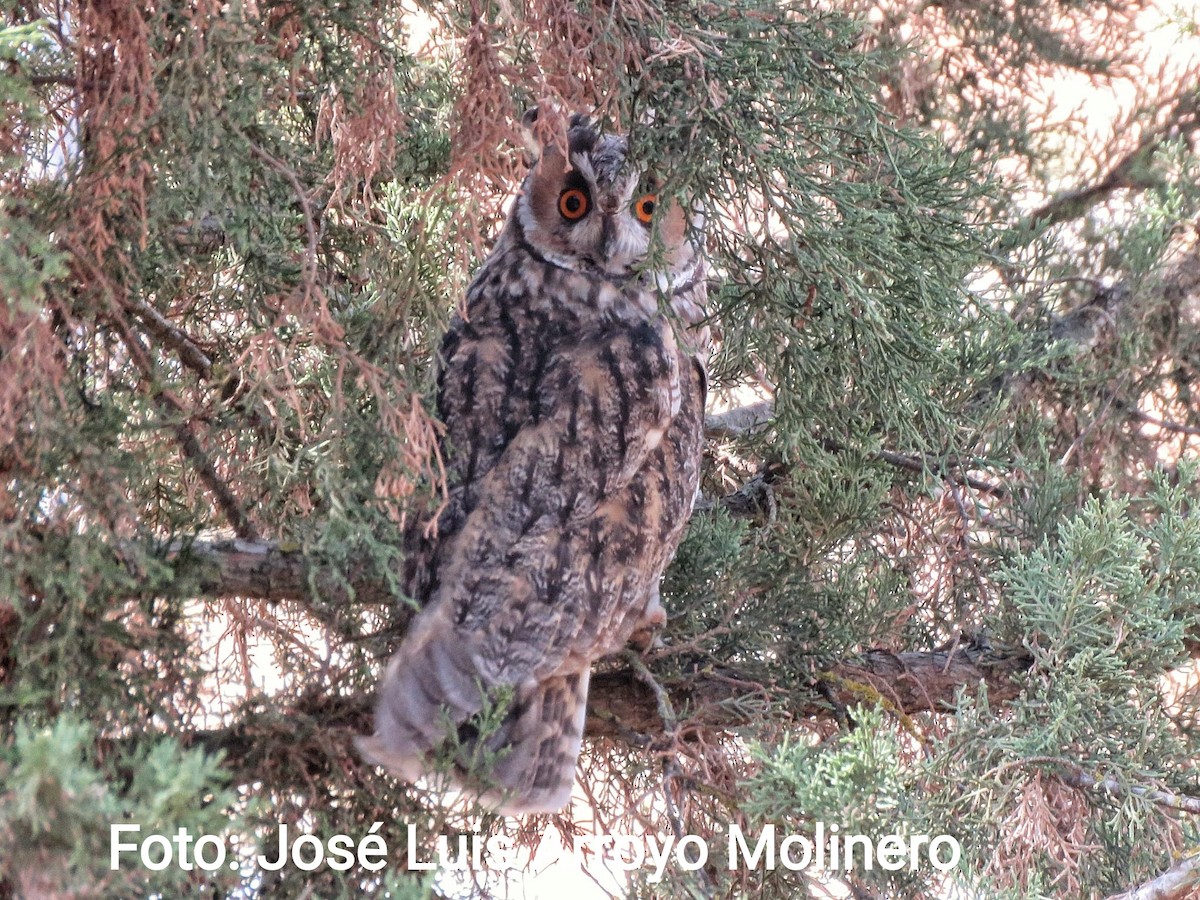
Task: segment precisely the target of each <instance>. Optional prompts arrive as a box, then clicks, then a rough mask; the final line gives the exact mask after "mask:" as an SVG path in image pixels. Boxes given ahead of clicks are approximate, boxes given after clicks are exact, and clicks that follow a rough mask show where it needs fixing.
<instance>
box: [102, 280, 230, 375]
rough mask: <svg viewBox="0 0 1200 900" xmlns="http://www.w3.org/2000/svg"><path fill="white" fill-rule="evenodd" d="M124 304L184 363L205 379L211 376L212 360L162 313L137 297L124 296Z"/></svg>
mask: <svg viewBox="0 0 1200 900" xmlns="http://www.w3.org/2000/svg"><path fill="white" fill-rule="evenodd" d="M124 303H125V306H126V308H127V309H129V311H130V312H132V313H134V314H135V315H136V316H137V317H138V319H139V320H140V321H141V322H142V324H143V325H144V326H145V327H146V330H147V331H149V332H150V333H151V334H152V335H154V336H155V337H156V338H158V339H159V340H160V341H162V342H163V343H164V344H166V345H167V346H168V347H171V348H172V349H174V350H175V352H176V353H178V354H179V358H180V359H181V360H182V361H183V363H184V365H186V366H188V367H189V368H191V369H194V370H195V371H196V373H197V374H199V375H200V377H201V378H203V379H204V380H205V381H207V380H208V379H209V378H211V377H212V360H211V359H209V358H208V355H207V354H206V353H205V352H204V351H203V350H201V349H200V348H199V347H197V346H196V344H195V342H194V341H193V340H192V339H191V338H190V337H188V335H187V333H186V332H184V330H183V329H182V328H180V327H179V326H178V325H176V324H175V323H174V322H172V321H170V320H169V319H167V318H166V317H165V316H164V315H163V314H162V313H160V312H159V311H158V310H157V309H155V308H154V307H153V306H151V305H150V304H149V303H146V302H145V301H144V300H139V299H137V298H133V297H130V298H126V299H125V301H124Z"/></svg>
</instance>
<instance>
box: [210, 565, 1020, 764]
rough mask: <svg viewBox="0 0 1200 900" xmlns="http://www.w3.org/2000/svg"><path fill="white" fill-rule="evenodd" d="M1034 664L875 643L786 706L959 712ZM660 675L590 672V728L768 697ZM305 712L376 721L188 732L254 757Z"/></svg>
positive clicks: (749, 685)
mask: <svg viewBox="0 0 1200 900" xmlns="http://www.w3.org/2000/svg"><path fill="white" fill-rule="evenodd" d="M251 582H252V583H259V582H257V581H256V580H255V579H251ZM1030 664H1031V658H1030V657H1029V655H1028V654H1027V653H1025V652H1024V651H1014V650H1004V649H1001V650H997V649H996V648H993V647H991V646H987V647H984V646H980V645H976V644H963V645H961V646H959V647H958V648H956V649H951V650H936V651H932V652H926V653H921V652H907V653H891V652H888V651H885V650H870V651H868V652H866V653H864V654H862V655H859V656H855V657H852V658H849V659H845V660H842V661H841V662H839V663H837V664H836V665H834V666H832V667H831V668H830V669H829V670H828V671H827V672H826V673H825V674H824V675H823V678H824V679H825V680H826V684H827V685H829V686H830V690H829V691H826V692H825V693H826V695H831V696H832V698H833V700H834V703H833V704H831V703H830V702H828V701H827V700H825V699H823V698H822V696H821V692H819V691H817V690H814V691H813V693H812V695H811V697H810V699H808V700H804V701H801V702H800V703H799V704H797V705H794V706H792V707H791V708H790V709H789V712H791V713H792V714H793V715H794V716H798V717H810V718H825V717H833V716H835V715H836V714H837V712H838V710H837V708H836V706H835V704H843V705H850V704H854V703H863V702H865V703H872V702H876V701H880V700H882V701H883V702H884V703H885V704H887V705H889V706H890V707H891V708H892V709H893V710H894V711H895V712H897V713H900V714H904V715H909V714H913V713H917V712H923V711H927V710H933V711H938V712H953V711H954V708H955V700H956V697H957V695H958V692H959V691H960V690H965V691H966V692H968V693H974V692H975V691H976V690H977V689H978V687H979V685H980V684H986V685H987V687H988V696H989V699H990V700H991V701H992V702H1003V701H1005V700H1010V699H1012V698H1013V697H1015V696H1016V695H1017V692H1018V691H1019V687H1018V685H1017V684H1016V681H1015V679H1014V676H1015V675H1018V674H1020V673H1021V672H1023V671H1025V670H1026V669H1027V668H1028V667H1029V666H1030ZM659 684H660V685H661V689H662V690H663V692H664V693H663V696H661V697H660V696H656V693H655V691H654V689H653V688H652V687H651V686H650V685H649V684H647V681H646V679H645V678H644V677H641V676H640V675H639V673H638V672H637V671H635V670H634V668H633V667H631V666H630V665H629V664H628V663H626V664H622V665H619V666H617V667H615V668H612V669H608V670H603V669H602V670H600V671H597V672H596V673H594V674H593V676H592V681H591V689H590V693H589V697H588V711H587V724H586V732H587V735H588V736H589V737H592V738H607V739H611V740H615V741H618V742H620V743H628V742H629V740H630V738H631V736H643V735H652V736H653V735H660V734H662V733H663V732H664V730H665V729H666V725H665V724H664V722H663V720H662V710H663V709H664V708H670V709H674V710H676V711H677V713H676V715H677V717H678V719H679V721H678V723H677V727H678V728H679V730H680V733H681V735H684V736H685V738H684V739H686V734H687V733H688V732H689V731H696V730H698V729H711V730H723V729H730V728H738V727H743V726H747V725H752V724H754V723H755V722H757V721H760V720H761V717H762V713H761V709H762V706H763V703H764V701H768V700H770V699H771V698H770V696H769V691H768V689H766V688H764V687H763V686H762V685H760V684H758V683H756V682H755V681H754V679H753V677H752V676H750V675H748V674H745V673H741V672H739V671H737V670H735V669H732V668H729V667H724V668H721V669H719V670H718V669H714V668H713V667H711V666H705V667H702V668H698V671H696V672H693V673H688V674H685V675H681V676H677V677H675V678H673V679H662V680H661V681H660V682H659ZM664 700H665V701H666V704H669V706H667V705H666V704H664ZM305 721H311V722H313V723H319V727H320V728H321V729H322V730H323V731H326V732H329V731H339V732H342V735H343V737H344V739H345V744H346V746H347V747H348V746H349V741H350V739H351V737H352V736H353V735H356V734H366V733H369V732H370V731H371V730H372V724H371V701H370V700H369V699H368V698H366V697H362V696H349V697H348V696H342V695H334V696H327V695H323V694H321V695H311V696H308V697H304V698H301V699H299V700H298V701H297V702H296V703H295V704H293V705H292V706H291V708H289V709H283V710H275V711H272V712H267V713H263V714H261V715H257V716H251V717H248V718H247V719H246V720H243V721H242V722H239V723H238V724H236V725H234V726H231V727H229V728H222V729H216V730H213V731H204V732H197V733H194V734H193V735H192V737H191V740H192V742H193V743H194V744H197V745H200V746H203V747H205V748H207V749H209V750H213V751H215V750H223V751H225V752H226V754H227V755H228V756H229V757H230V758H232V759H240V760H243V761H246V764H247V765H253V759H252V758H253V755H254V754H255V753H256V752H265V750H266V748H268V747H278V746H280V745H279V744H276V743H275V742H273V741H270V740H269V737H270V736H271V735H272V734H274V733H276V732H279V734H280V735H281V737H283V736H286V738H287V739H286V740H284V741H283V744H282V745H283V746H287V745H288V744H289V743H295V742H296V741H295V734H296V730H297V729H298V728H301V727H304V726H303V723H304V722H305ZM348 752H349V751H348Z"/></svg>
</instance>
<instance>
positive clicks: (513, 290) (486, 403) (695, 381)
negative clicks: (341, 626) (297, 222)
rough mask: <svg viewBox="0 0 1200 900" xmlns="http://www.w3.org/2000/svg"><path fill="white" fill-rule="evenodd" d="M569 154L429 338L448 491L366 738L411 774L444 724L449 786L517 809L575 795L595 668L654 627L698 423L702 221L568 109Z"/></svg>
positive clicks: (554, 157) (620, 141)
mask: <svg viewBox="0 0 1200 900" xmlns="http://www.w3.org/2000/svg"><path fill="white" fill-rule="evenodd" d="M535 117H536V111H531V113H530V114H527V116H526V124H527V125H528V124H530V123H531V122H532V120H533V118H535ZM567 146H568V147H569V160H564V159H563V157H562V155H561V153H560V152H558V151H556V150H555V149H553V145H551V146H547V147H546V148H545V149H544V152H542V153H540V155H539V158H538V159H537V160H536V162H535V164H534V166H533V168H532V170H531V171H530V173H529V175H528V177H527V178H526V180H525V182H524V184H523V186H522V190H521V193H520V195H519V196H518V198H517V200H516V201H515V203H514V206H513V211H512V213H511V214H510V216H509V219H508V221H507V223H506V224H505V227H504V230H503V232H502V233H501V235H500V237H499V239H498V240H497V242H496V245H495V247H494V249H493V250H492V252H491V254H490V256H489V257H488V259H487V261H486V262H485V263H484V265H483V267H482V269H481V270H480V271H479V274H478V275H477V276H476V278H475V280H474V282H473V283H472V285H471V287H470V288H469V290H468V293H467V303H466V314H465V316H464V317H459V318H456V319H455V321H454V322H453V323H452V325H451V327H450V330H449V332H448V333H447V334H446V336H445V339H444V340H443V342H442V348H441V356H440V370H439V379H438V408H439V414H440V416H441V418H442V420H443V421H444V422H445V424H446V439H445V447H444V451H445V453H446V457H447V464H448V468H449V475H450V500H449V504H448V505H447V506H446V508H445V509H444V510H443V511H442V513H441V515H440V517H439V519H438V522H437V531H436V536H435V537H426V536H425V532H424V530H423V529H422V528H418V529H415V530H414V532H413V535H414V541H413V543H414V546H413V548H412V554H411V559H410V564H409V567H408V575H407V578H408V583H407V590H408V591H409V593H410V594H411V595H412V596H413V597H415V598H416V599H417V600H418V601H419V602H420V603H421V604H422V609H421V612H420V613H419V614H418V615H417V617H416V619H415V620H414V622H413V625H412V627H411V628H410V629H409V631H408V634H407V635H406V636H405V638H404V640H403V642H402V643H401V645H400V647H399V649H398V650H397V651H396V653H395V655H394V656H393V657H392V660H391V662H390V664H389V665H388V667H387V672H386V674H385V675H384V678H383V682H382V684H381V686H380V692H379V701H378V708H377V710H376V722H375V724H376V732H375V734H374V735H373V736H371V737H369V738H364V739H361V741H360V747H361V749H362V751H363V753H364V755H365V756H366V757H367V758H368V759H369V760H371V761H373V762H375V763H378V764H380V765H383V766H386V767H387V768H389V769H391V770H392V771H394V772H395V773H397V774H398V775H400V776H402V777H404V778H406V779H410V780H412V779H415V778H417V777H419V776H420V775H421V774H422V773H424V772H426V771H427V770H428V767H429V764H430V760H431V758H432V757H433V756H434V755H436V754H437V753H438V751H439V750H441V749H442V748H443V746H444V744H445V743H446V741H447V739H448V738H449V737H451V736H454V737H455V739H456V741H457V745H458V747H459V749H458V751H457V757H456V761H457V764H456V769H457V771H456V775H455V777H456V779H457V780H458V781H459V782H460V783H461V784H462V785H463V786H465V787H468V788H469V789H471V790H478V791H480V792H481V794H482V796H483V797H484V799H485V802H490V803H492V804H493V805H495V806H496V807H497V808H498V809H499V810H501V811H504V812H509V813H517V812H541V811H553V810H557V809H559V808H561V807H562V806H563V805H564V804H565V803H566V802H567V800H568V799H569V797H570V793H571V786H572V783H573V780H574V772H575V764H576V759H577V757H578V755H579V747H580V742H581V740H582V737H583V721H584V712H585V704H586V701H587V686H588V674H589V670H590V667H591V665H592V663H593V662H594V661H595V660H596V659H598V658H600V657H602V656H604V655H606V654H610V653H614V652H616V651H619V650H620V649H621V648H622V647H623V646H624V645H625V644H626V642H627V641H628V640H629V638H630V635H631V634H632V633H633V632H634V631H635V630H636V629H639V627H647V626H651V627H652V626H656V625H658V624H661V623H662V621H664V618H665V616H664V614H663V611H662V607H661V606H660V604H659V602H658V584H659V580H660V578H661V576H662V572H663V569H664V568H665V567H666V565H667V563H668V562H669V561H670V559H671V556H672V555H673V554H674V552H675V548H676V546H677V545H678V543H679V541H680V539H681V537H682V535H683V531H684V527H685V525H686V523H687V518H688V515H689V514H690V512H691V509H692V501H693V498H694V496H695V493H696V489H697V485H698V481H699V469H700V451H701V441H702V436H703V418H704V392H705V376H704V369H703V366H704V354H705V351H706V347H707V342H708V336H707V329H705V328H703V327H702V326H701V325H700V324H699V323H700V320H701V318H702V316H703V305H704V300H705V282H704V266H703V261H702V258H701V255H700V252H699V249H698V245H697V241H698V240H699V238H698V232H697V227H698V225H699V216H698V214H696V213H687V212H685V211H684V209H682V208H681V207H680V206H679V205H668V204H666V203H658V202H657V201H658V198H657V196H656V195H655V194H654V192H653V189H652V185H651V184H650V183H649V182H647V181H646V180H645V179H644V177H643V176H642V175H641V174H640V173H638V172H636V171H633V169H632V167H631V166H629V165H628V164H627V160H626V152H627V144H626V142H625V139H624V138H622V137H619V136H614V135H601V134H599V133H598V132H597V131H596V130H595V129H594V128H593V126H592V125H591V124H590V123H589V122H588V121H587V120H586V119H584V118H583V117H582V116H574V117H572V119H571V122H570V127H569V130H568V132H567ZM646 220H648V221H646ZM689 220H690V221H689ZM656 233H657V237H655V234H656ZM647 258H649V259H650V263H649V264H648V263H647ZM668 303H669V305H670V306H671V307H672V308H673V311H674V314H673V315H670V316H667V315H664V314H663V313H662V312H661V311H660V309H661V307H663V306H666V305H667V304H668ZM501 699H504V700H506V701H507V702H508V703H509V704H510V705H509V706H507V707H506V708H505V709H504V711H503V713H504V714H503V720H502V722H501V724H500V726H499V728H498V729H496V730H495V731H494V732H492V733H490V734H480V733H479V728H478V722H477V720H476V719H474V718H473V717H475V716H476V715H477V714H478V713H479V712H480V710H481V709H482V708H484V707H485V706H486V705H491V704H493V703H494V702H498V701H499V700H501ZM481 751H482V752H481Z"/></svg>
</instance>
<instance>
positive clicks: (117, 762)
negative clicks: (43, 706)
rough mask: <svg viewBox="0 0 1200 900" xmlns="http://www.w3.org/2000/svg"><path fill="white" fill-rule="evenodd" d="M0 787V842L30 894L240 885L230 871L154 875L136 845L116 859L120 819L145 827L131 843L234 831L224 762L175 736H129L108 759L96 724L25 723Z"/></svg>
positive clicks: (7, 755) (0, 751)
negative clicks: (115, 827)
mask: <svg viewBox="0 0 1200 900" xmlns="http://www.w3.org/2000/svg"><path fill="white" fill-rule="evenodd" d="M0 783H3V785H4V787H3V789H2V790H0V847H2V852H3V855H4V858H5V863H6V866H7V871H8V873H9V877H11V878H13V879H14V881H15V883H16V885H17V886H18V889H19V890H20V891H21V892H22V893H24V894H25V895H27V896H81V895H86V894H88V893H92V892H96V893H100V892H102V893H103V894H105V895H106V896H120V895H134V894H138V895H143V896H145V895H147V894H150V893H154V892H169V893H174V892H184V891H186V890H188V888H189V885H190V886H193V887H194V886H195V885H198V884H201V883H214V884H215V885H217V886H224V887H225V888H226V889H229V888H231V887H232V886H233V885H234V884H235V883H236V878H235V877H234V876H233V875H232V874H231V873H230V872H229V871H228V870H227V871H224V872H220V873H216V874H215V877H214V875H211V874H207V873H201V872H199V871H198V870H197V871H194V872H192V873H191V874H189V873H188V872H186V871H185V870H184V869H183V868H181V867H178V866H169V867H167V868H165V869H164V870H163V871H161V872H158V873H155V872H152V871H151V870H149V869H147V868H146V867H144V866H142V865H140V863H139V862H138V860H137V855H136V854H129V853H128V851H126V858H124V859H123V860H121V861H120V862H121V866H120V867H119V868H118V869H117V870H113V869H112V868H111V865H110V863H111V856H110V847H111V841H110V835H111V832H110V826H111V825H112V824H114V823H127V822H132V823H136V824H138V825H140V826H141V833H140V834H139V835H137V836H136V837H130V836H129V835H128V834H126V835H125V837H123V838H122V840H125V841H130V840H138V841H140V840H141V838H142V837H144V836H145V835H147V834H162V835H168V836H173V835H174V834H175V833H176V832H177V830H178V829H180V828H183V829H186V830H187V831H188V832H190V833H191V834H192V835H193V836H198V835H202V834H214V835H220V836H222V837H226V838H227V837H228V836H229V835H230V834H232V833H235V832H236V829H237V827H238V819H237V816H236V814H235V809H236V807H235V800H236V795H235V793H234V791H232V790H231V789H229V788H228V787H227V783H228V776H227V774H226V773H225V772H224V771H223V769H222V766H221V760H220V759H219V758H216V757H211V756H206V755H205V754H204V753H203V752H201V751H199V750H182V749H181V748H180V747H179V745H178V744H177V743H176V742H175V741H173V740H170V739H160V740H156V741H153V742H148V743H145V744H141V745H139V744H137V743H135V742H133V741H129V740H128V739H126V740H124V741H123V742H122V741H118V742H116V744H115V745H112V749H111V751H110V752H109V753H106V754H105V757H104V759H103V761H102V762H101V761H100V760H98V759H97V754H96V750H95V729H94V728H93V727H92V726H91V725H90V724H88V723H86V722H84V721H82V720H81V719H79V718H77V717H75V716H73V715H63V716H60V717H59V718H57V719H56V720H55V721H54V723H53V724H52V725H51V726H50V727H48V728H41V729H38V728H34V727H32V726H30V725H28V724H26V723H25V722H23V721H18V722H17V724H16V728H15V730H14V732H13V738H12V740H11V741H9V742H8V743H6V744H5V745H4V746H3V747H0ZM199 876H203V877H199ZM97 886H99V891H97Z"/></svg>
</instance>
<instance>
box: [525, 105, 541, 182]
mask: <svg viewBox="0 0 1200 900" xmlns="http://www.w3.org/2000/svg"><path fill="white" fill-rule="evenodd" d="M537 120H538V108H537V107H536V106H531V107H529V109H527V110H525V115H523V116H521V140H522V142H523V143H524V144H525V150H526V151H527V152H528V153H529V156H528V158H527V159H526V163H527V165H529V166H531V167H532V166H533V165H535V164H536V163H537V161H538V160H539V159H541V156H542V142H541V141H540V140H539V139H538V136H537V134H536V133H535V132H534V126H535V125H536V124H537Z"/></svg>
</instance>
